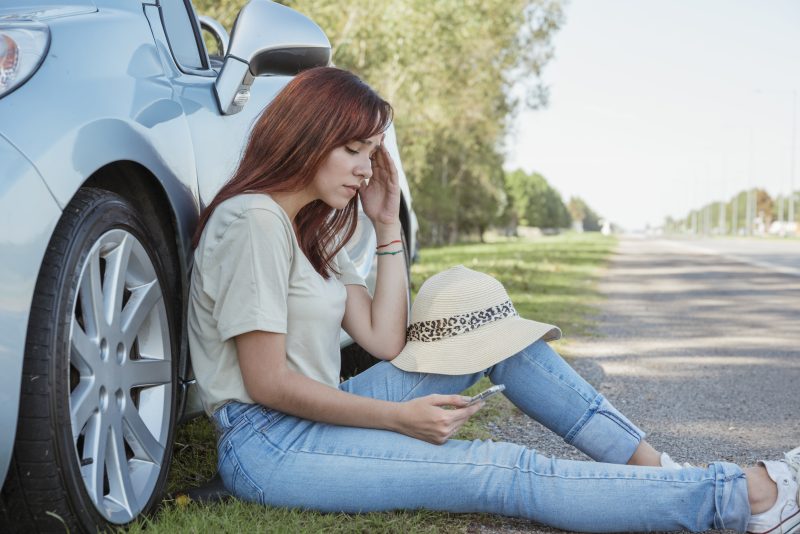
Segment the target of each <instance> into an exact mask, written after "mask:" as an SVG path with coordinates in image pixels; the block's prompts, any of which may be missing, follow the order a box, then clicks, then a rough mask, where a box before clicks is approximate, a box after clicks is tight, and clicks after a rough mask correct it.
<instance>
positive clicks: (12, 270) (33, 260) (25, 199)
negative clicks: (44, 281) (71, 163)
mask: <svg viewBox="0 0 800 534" xmlns="http://www.w3.org/2000/svg"><path fill="white" fill-rule="evenodd" d="M0 161H2V162H3V164H2V168H3V179H2V181H0V213H2V220H3V224H2V225H0V369H2V372H0V406H2V409H0V428H2V429H3V431H2V432H0V480H4V479H5V476H6V472H7V470H8V462H9V460H10V458H11V451H12V449H13V447H14V438H15V435H16V428H17V412H18V411H19V396H20V377H21V376H22V355H23V353H24V351H25V334H26V333H27V329H28V316H29V313H30V303H31V299H32V297H33V291H34V286H35V285H36V275H37V274H38V272H39V266H40V264H41V263H42V258H43V257H44V253H45V250H46V248H47V244H48V242H49V241H50V235H51V234H52V232H53V228H55V226H56V223H57V222H58V218H59V217H60V216H61V210H60V209H59V207H58V204H56V202H55V200H54V199H53V196H52V195H51V194H50V191H48V189H47V187H45V185H44V182H43V181H42V179H41V176H39V173H38V172H36V169H35V168H34V167H33V165H32V164H31V162H30V161H28V159H27V158H26V157H25V156H23V155H22V153H20V152H19V150H17V149H16V148H15V147H14V146H13V145H12V144H11V143H10V142H9V141H8V140H7V139H6V138H5V137H3V136H2V135H0Z"/></svg>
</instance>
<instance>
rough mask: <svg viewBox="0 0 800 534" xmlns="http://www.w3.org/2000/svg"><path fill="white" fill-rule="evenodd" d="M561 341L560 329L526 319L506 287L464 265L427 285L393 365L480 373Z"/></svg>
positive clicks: (446, 372)
mask: <svg viewBox="0 0 800 534" xmlns="http://www.w3.org/2000/svg"><path fill="white" fill-rule="evenodd" d="M560 337H561V330H560V329H559V328H558V327H557V326H553V325H550V324H545V323H538V322H536V321H531V320H528V319H523V318H522V317H520V316H519V314H517V311H516V310H515V309H514V305H513V304H512V303H511V299H510V298H509V297H508V293H507V292H506V290H505V288H504V287H503V284H501V283H500V282H498V281H497V280H495V279H494V278H492V277H491V276H489V275H488V274H484V273H479V272H477V271H473V270H472V269H468V268H466V267H464V266H463V265H458V266H456V267H452V268H450V269H448V270H446V271H442V272H441V273H438V274H435V275H433V276H431V277H430V278H428V279H427V280H426V281H425V283H424V284H422V287H421V288H420V289H419V293H418V294H417V298H416V299H415V300H414V304H413V306H412V307H411V325H410V326H409V327H408V330H407V333H406V346H405V348H404V349H403V351H402V352H401V353H400V354H399V355H398V356H397V357H396V358H394V359H393V360H392V363H393V364H394V365H395V366H397V367H399V368H400V369H403V370H404V371H413V372H421V373H436V374H442V375H460V374H469V373H476V372H478V371H482V370H484V369H486V368H487V367H491V366H492V365H494V364H496V363H497V362H500V361H502V360H504V359H505V358H508V357H509V356H512V355H514V354H516V353H517V352H519V351H521V350H522V349H524V348H525V347H527V346H528V345H530V344H531V343H533V342H534V341H536V340H538V339H541V338H544V340H545V341H551V340H555V339H559V338H560Z"/></svg>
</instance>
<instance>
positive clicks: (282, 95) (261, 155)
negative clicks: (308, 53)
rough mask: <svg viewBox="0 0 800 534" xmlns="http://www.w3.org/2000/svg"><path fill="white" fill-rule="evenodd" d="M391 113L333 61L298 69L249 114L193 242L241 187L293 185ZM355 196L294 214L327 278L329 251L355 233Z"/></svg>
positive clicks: (303, 243) (303, 244)
mask: <svg viewBox="0 0 800 534" xmlns="http://www.w3.org/2000/svg"><path fill="white" fill-rule="evenodd" d="M391 120H392V107H391V106H390V105H389V103H388V102H386V101H385V100H383V99H382V98H381V97H380V96H378V94H377V93H376V92H375V91H374V90H372V89H371V88H370V87H369V86H368V85H367V84H365V83H364V82H363V81H361V80H360V79H359V78H358V76H356V75H355V74H353V73H351V72H348V71H345V70H342V69H337V68H333V67H317V68H313V69H309V70H306V71H303V72H301V73H300V74H298V75H297V76H295V78H294V79H293V80H292V81H291V82H289V83H288V84H287V85H286V87H284V88H283V90H281V91H280V92H279V93H278V95H277V96H276V97H275V99H274V100H273V101H272V102H270V104H269V105H268V106H267V107H266V108H265V109H264V111H263V112H262V114H261V116H260V117H259V118H258V120H257V121H256V123H255V126H253V130H252V131H251V132H250V138H249V140H248V142H247V146H246V147H245V150H244V154H243V156H242V159H241V161H240V162H239V166H238V168H237V169H236V172H235V173H234V174H233V177H231V179H230V180H229V181H228V182H227V183H226V184H225V185H224V186H223V187H222V189H220V190H219V192H218V193H217V195H216V196H215V197H214V200H212V201H211V203H210V204H209V205H208V206H207V207H206V208H205V209H204V210H203V212H202V213H201V214H200V222H199V224H198V226H197V230H196V231H195V233H194V238H193V239H192V246H193V247H197V244H198V242H199V241H200V235H201V234H202V232H203V228H205V226H206V223H207V222H208V219H209V217H210V216H211V213H213V211H214V209H215V208H216V207H217V206H218V205H219V204H220V203H222V202H224V201H225V200H227V199H229V198H231V197H234V196H236V195H240V194H243V193H273V192H294V191H300V190H302V189H303V188H305V187H308V186H309V185H310V184H311V182H312V181H313V180H314V177H315V176H316V174H317V171H318V170H319V168H320V167H321V166H322V164H323V163H324V162H325V159H326V158H327V157H328V155H329V154H330V152H331V151H332V150H333V149H335V148H337V147H340V146H342V145H344V144H346V143H348V142H350V141H354V140H359V139H367V138H369V137H372V136H373V135H376V134H378V133H381V132H383V131H384V130H386V128H387V127H388V126H389V123H390V122H391ZM357 198H358V197H357V196H355V197H353V199H352V200H351V201H350V202H348V204H347V206H346V207H345V208H344V209H341V210H336V209H334V208H331V207H330V206H328V205H327V204H325V203H324V202H322V201H321V200H315V201H313V202H311V203H310V204H308V205H306V206H304V207H303V208H302V209H301V210H300V211H299V212H298V213H297V216H296V217H295V221H294V222H295V224H296V226H297V231H298V234H299V235H298V241H299V243H300V248H301V249H302V250H303V252H304V253H305V255H306V256H307V257H308V259H309V261H310V262H311V265H313V266H314V269H315V270H316V271H317V272H318V273H319V274H320V275H322V276H323V277H324V278H326V279H327V278H330V276H331V273H332V271H333V269H332V266H331V261H332V259H333V257H334V256H335V255H336V253H337V252H339V250H340V249H341V248H342V247H343V246H344V244H345V243H347V241H348V240H349V239H350V238H351V237H352V236H353V232H355V228H356V221H357V219H358V203H357V202H358V201H357ZM337 236H341V237H342V239H340V240H338V241H337V239H336V238H337Z"/></svg>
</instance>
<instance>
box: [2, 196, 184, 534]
mask: <svg viewBox="0 0 800 534" xmlns="http://www.w3.org/2000/svg"><path fill="white" fill-rule="evenodd" d="M153 235H157V236H163V232H162V231H161V230H159V229H153V228H148V226H147V224H145V222H144V221H143V220H142V218H141V217H140V216H139V215H138V214H137V211H136V209H135V207H134V205H133V204H132V203H131V202H129V201H128V200H127V199H125V198H124V197H122V196H120V195H117V194H115V193H112V192H109V191H106V190H102V189H95V188H85V189H82V190H80V191H79V192H78V193H77V194H76V196H75V197H74V198H73V200H72V201H71V202H70V203H69V205H68V206H67V207H66V209H65V210H64V213H63V215H62V218H61V220H60V221H59V223H58V225H57V226H56V229H55V231H54V234H53V236H52V238H51V240H50V243H49V245H48V248H47V252H46V254H45V258H44V260H43V263H42V267H41V270H40V273H39V277H38V279H37V283H36V289H35V294H34V298H33V304H32V307H31V313H30V318H29V325H28V332H27V341H26V348H25V359H24V363H23V376H22V393H21V398H20V409H19V418H18V424H17V434H16V441H15V445H14V453H13V457H12V460H11V465H10V466H9V474H8V476H7V477H6V482H5V484H4V487H3V495H2V500H3V501H5V512H6V514H5V518H6V521H7V522H8V523H9V526H10V529H9V530H13V531H19V532H33V531H40V532H41V531H60V532H64V531H73V532H75V531H78V532H84V531H85V532H97V531H105V530H107V529H109V527H110V526H111V525H123V524H126V523H128V522H130V521H132V520H133V519H135V518H136V517H137V516H138V515H139V514H140V513H142V512H144V511H147V510H148V509H149V508H151V507H152V506H153V505H154V504H155V503H156V502H157V501H158V500H159V497H160V495H161V492H162V490H163V488H164V484H165V482H166V477H167V472H168V470H169V464H170V460H171V457H172V439H173V432H174V427H175V420H176V413H175V411H176V404H177V403H176V395H177V389H178V388H177V372H176V371H177V363H178V362H177V355H178V346H179V345H178V342H179V331H180V329H179V327H178V322H177V319H178V318H177V317H176V313H175V311H174V305H173V304H174V302H175V299H176V298H177V296H176V293H177V292H176V286H175V280H177V277H176V276H175V272H176V267H175V262H174V261H173V260H172V259H171V258H172V257H173V256H174V254H170V252H169V249H168V247H167V246H166V245H165V244H164V243H161V240H159V239H154V238H153V237H151V236H153Z"/></svg>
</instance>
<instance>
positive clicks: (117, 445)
mask: <svg viewBox="0 0 800 534" xmlns="http://www.w3.org/2000/svg"><path fill="white" fill-rule="evenodd" d="M121 419H122V418H121V417H120V418H119V419H117V420H116V421H114V423H113V424H112V426H111V433H110V434H111V436H110V437H111V439H110V440H109V444H108V445H109V446H108V451H107V456H106V466H107V469H108V471H107V472H106V474H107V476H108V487H109V492H108V498H109V499H111V500H112V501H114V502H116V503H117V504H118V505H119V506H120V507H122V508H123V509H125V511H126V512H127V513H128V515H129V516H130V517H133V516H134V515H136V514H135V510H137V508H138V507H137V503H136V493H135V492H134V491H133V483H132V481H131V470H130V466H129V465H128V458H127V456H126V454H125V439H124V437H123V431H122V421H121Z"/></svg>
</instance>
